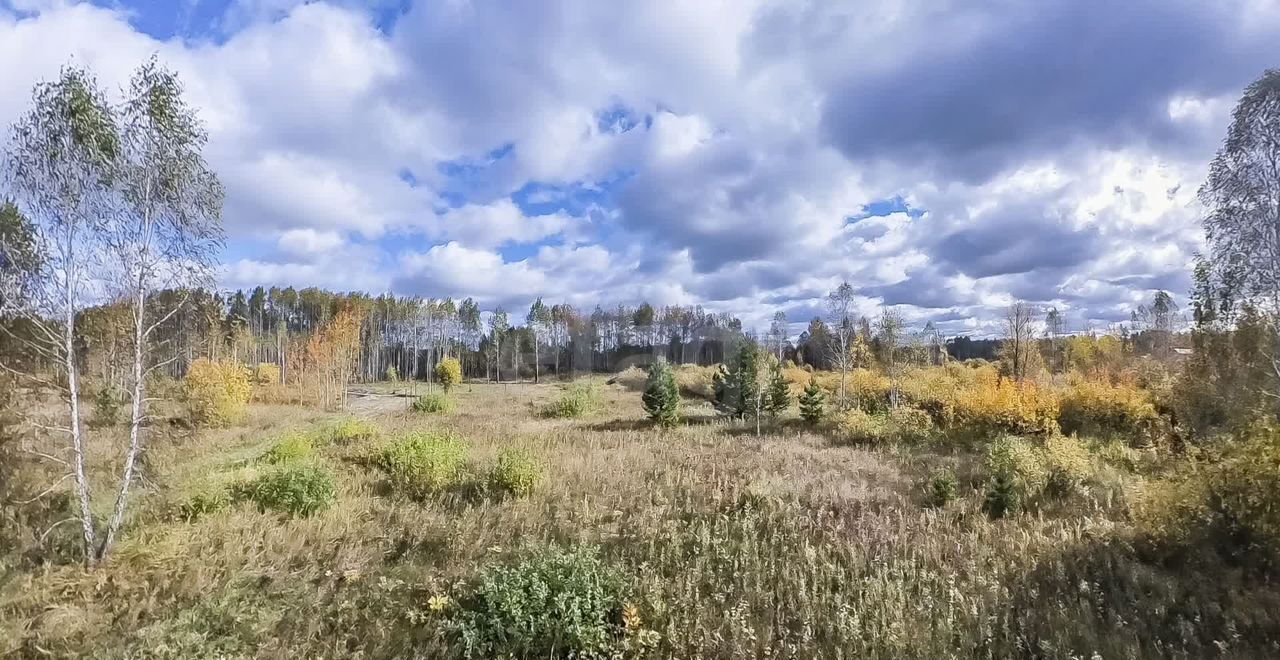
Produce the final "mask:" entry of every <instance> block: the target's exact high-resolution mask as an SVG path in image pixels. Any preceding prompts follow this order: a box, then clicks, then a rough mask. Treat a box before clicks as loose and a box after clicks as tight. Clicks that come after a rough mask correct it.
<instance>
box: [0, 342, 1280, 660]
mask: <svg viewBox="0 0 1280 660" xmlns="http://www.w3.org/2000/svg"><path fill="white" fill-rule="evenodd" d="M956 369H968V367H960V366H957V367H956ZM796 371H797V372H801V371H802V370H796ZM710 376H711V370H707V371H706V372H705V373H701V375H698V376H696V377H695V376H692V375H690V374H688V373H678V374H677V380H678V381H680V382H679V384H680V389H681V390H682V391H683V393H684V394H685V396H686V398H685V400H684V402H683V410H682V413H683V414H682V419H681V422H680V423H679V424H677V425H676V426H674V427H672V428H666V429H663V428H658V427H654V426H652V425H650V424H649V423H647V422H646V421H645V419H644V417H645V416H644V412H643V411H642V409H641V400H640V398H641V397H640V394H639V392H638V391H637V390H638V388H639V386H642V384H643V383H640V384H639V385H638V384H637V383H636V382H634V380H635V379H634V374H632V375H631V377H620V378H618V379H615V380H614V382H613V384H607V385H606V384H605V382H604V379H603V378H591V379H585V380H582V381H578V383H576V384H574V385H557V384H544V385H528V384H523V385H515V384H504V385H495V384H479V383H473V384H463V385H461V386H459V387H457V388H456V389H455V391H454V392H452V393H450V395H449V396H448V405H437V403H436V402H429V401H428V400H426V399H411V398H408V397H390V396H368V397H353V398H352V401H351V406H352V411H351V413H350V415H348V416H337V415H333V414H325V413H319V412H315V411H313V410H311V409H308V408H304V407H300V406H291V405H268V404H263V403H255V404H252V405H251V406H250V408H249V410H248V414H247V416H245V418H244V419H242V420H239V421H235V422H232V425H231V426H230V427H228V428H223V429H213V430H189V429H186V428H183V427H182V426H181V425H176V424H168V423H164V424H162V423H160V422H157V425H156V426H155V427H154V428H153V431H154V432H155V434H154V439H153V440H152V447H151V449H150V451H149V452H148V453H147V454H146V457H145V465H144V470H143V473H144V477H145V478H144V481H143V482H142V483H141V491H142V492H141V494H140V498H141V499H140V500H139V503H138V505H137V506H136V507H135V509H134V511H135V513H134V515H133V517H132V519H131V520H130V521H129V523H128V525H127V528H126V529H125V531H124V533H123V536H122V540H121V542H120V545H119V547H118V550H117V552H116V553H115V554H114V555H113V557H112V558H111V560H110V561H108V562H106V563H105V564H104V565H102V566H99V567H97V568H96V569H93V570H92V571H87V570H86V569H84V568H83V567H82V566H81V565H80V564H79V563H78V559H77V556H76V531H75V529H74V524H70V523H67V524H63V523H62V521H63V520H65V519H66V518H67V517H68V515H69V513H68V511H69V510H70V508H69V503H68V502H67V501H66V499H65V498H62V497H57V496H50V497H45V498H41V499H39V500H36V501H34V502H32V503H29V504H18V503H16V500H17V499H18V498H16V497H14V494H15V493H27V494H31V495H34V494H36V493H38V492H39V491H40V490H41V488H40V484H45V485H49V484H52V483H54V482H56V481H57V479H58V477H59V476H60V475H59V474H58V472H57V471H56V470H54V469H52V468H50V467H48V466H47V465H45V464H41V463H39V462H37V461H35V460H29V459H27V458H21V457H12V458H11V459H10V460H11V463H10V465H9V467H7V468H6V471H5V472H3V473H2V474H0V476H3V477H4V478H5V479H7V480H8V481H7V483H6V484H5V485H4V489H5V492H4V493H3V494H4V495H5V496H6V497H9V498H10V500H9V503H8V504H7V505H6V510H5V512H4V516H3V519H2V520H0V525H3V526H0V532H3V538H0V571H2V572H3V573H2V575H3V577H0V656H2V657H92V658H215V657H216V658H250V657H268V658H273V657H275V658H349V657H366V658H383V657H395V658H412V657H450V656H454V657H478V658H488V657H508V656H511V657H563V656H571V655H578V656H582V657H663V658H666V657H677V658H699V657H701V658H730V657H734V658H736V657H778V658H814V657H827V658H899V657H908V658H948V657H955V658H1008V657H1035V658H1042V657H1043V658H1092V657H1101V658H1146V657H1180V658H1205V657H1229V658H1260V657H1275V656H1276V654H1280V616H1277V615H1276V613H1277V612H1280V589H1277V588H1276V585H1274V584H1273V583H1272V578H1271V577H1270V576H1271V575H1272V573H1271V570H1270V564H1269V563H1268V562H1267V561H1265V560H1263V559H1259V558H1258V557H1259V556H1258V554H1257V553H1255V552H1252V550H1250V551H1249V552H1243V551H1241V548H1245V549H1251V548H1253V547H1254V546H1255V545H1258V544H1259V543H1262V541H1258V540H1257V538H1255V539H1254V540H1253V541H1249V542H1245V541H1241V542H1239V543H1218V544H1216V545H1215V544H1213V543H1200V542H1197V541H1196V540H1195V539H1194V538H1191V537H1192V536H1194V534H1195V533H1196V530H1195V528H1194V527H1192V526H1188V525H1189V523H1186V516H1182V515H1181V514H1182V512H1183V510H1184V509H1188V508H1189V509H1190V510H1192V511H1196V510H1197V509H1196V507H1197V506H1198V504H1197V502H1198V500H1196V497H1197V496H1198V495H1197V494H1198V493H1199V491H1195V490H1194V488H1195V487H1197V484H1202V482H1200V481H1197V480H1196V479H1198V478H1200V477H1197V476H1195V475H1183V473H1181V472H1180V471H1179V470H1181V469H1183V468H1184V466H1186V465H1188V463H1186V460H1185V458H1173V457H1172V456H1173V455H1174V452H1172V451H1170V450H1169V449H1168V448H1167V447H1162V446H1161V441H1158V440H1157V439H1155V438H1156V436H1157V435H1161V434H1160V432H1159V430H1158V429H1152V428H1150V425H1151V424H1155V423H1156V421H1155V420H1156V419H1157V418H1156V416H1155V413H1154V411H1153V410H1152V409H1150V407H1151V403H1150V401H1148V400H1147V399H1146V398H1142V397H1145V396H1146V395H1143V394H1139V395H1134V396H1137V397H1138V398H1139V400H1131V399H1132V397H1129V393H1126V392H1119V393H1117V392H1116V391H1114V390H1115V388H1114V387H1113V388H1112V389H1111V390H1102V389H1099V388H1101V387H1102V386H1101V385H1097V384H1092V385H1090V384H1080V383H1077V384H1071V385H1067V384H1063V385H1062V386H1061V387H1060V388H1059V390H1058V393H1055V394H1054V395H1053V396H1052V397H1049V396H1048V395H1044V396H1042V395H1041V394H1042V393H1036V392H1029V391H1026V390H1025V389H1018V388H1022V387H1023V386H1017V385H1012V384H1009V382H1008V381H1000V380H998V379H997V380H996V381H993V382H987V381H985V380H983V379H984V378H986V376H983V375H981V374H977V375H975V374H972V373H968V372H961V371H955V369H952V370H951V371H950V372H949V371H948V370H946V369H941V368H939V369H937V370H934V371H921V372H919V373H916V374H914V375H912V376H911V378H910V379H909V380H908V381H904V383H903V384H902V390H903V397H904V399H905V400H906V401H908V403H909V405H904V406H902V408H900V409H894V410H889V409H887V408H883V407H882V406H881V405H880V403H879V402H880V401H882V400H883V397H882V394H877V393H875V392H880V390H873V389H872V388H880V387H887V384H886V383H885V382H884V381H883V380H882V379H881V378H880V377H878V376H874V375H872V374H858V375H855V376H854V377H855V378H858V379H860V380H859V384H858V386H857V388H856V389H852V390H851V392H854V393H856V394H858V395H859V396H865V397H866V400H865V402H863V404H864V405H860V406H859V407H858V408H857V409H856V410H854V411H852V412H850V413H845V414H843V415H837V416H833V417H832V418H830V419H829V420H828V421H826V422H823V423H822V424H820V425H818V426H816V427H810V426H807V425H805V424H803V423H802V422H801V421H800V420H799V419H798V417H797V412H796V409H795V407H794V406H792V408H790V409H789V410H787V411H786V412H784V413H783V414H782V415H781V417H780V418H779V419H777V420H770V422H769V423H768V424H766V425H765V426H764V432H763V434H762V435H759V436H757V435H756V434H755V426H754V424H748V423H743V422H740V421H735V420H731V419H728V418H726V417H723V416H719V415H717V414H716V412H715V410H714V409H713V408H712V405H711V403H709V402H708V401H707V400H706V399H710V398H714V391H713V390H712V388H711V385H710V382H709V380H707V379H709V378H710ZM817 377H818V378H819V379H821V380H822V381H823V382H824V385H826V386H827V387H831V388H834V387H835V386H834V384H833V383H831V382H829V381H831V379H833V378H835V377H836V375H834V374H828V373H821V374H818V375H817ZM788 378H789V379H790V380H791V381H792V382H791V385H792V388H793V393H798V392H799V391H800V390H801V388H802V387H803V385H804V384H805V383H806V382H807V381H808V378H809V375H808V374H807V373H789V374H788ZM1010 387H1013V388H1015V389H1014V390H1009V389H1002V388H1010ZM1109 387H1110V386H1109ZM399 388H400V389H404V386H403V384H401V385H400V386H399ZM375 389H377V390H379V391H381V392H384V393H385V392H389V391H391V389H392V386H390V385H381V386H377V387H376V388H375ZM419 393H421V392H419ZM869 393H870V394H869ZM411 403H412V405H411ZM1064 407H1065V409H1064ZM901 410H907V411H910V412H901ZM1050 424H1052V426H1053V427H1054V428H1053V429H1047V428H1046V427H1047V426H1048V425H1050ZM1064 426H1069V427H1071V428H1070V429H1069V430H1070V431H1072V432H1074V433H1075V435H1062V434H1060V433H1059V432H1058V428H1059V427H1064ZM1143 434H1147V435H1143ZM93 437H94V438H95V442H97V443H99V445H97V446H95V447H93V448H92V449H93V451H92V452H91V454H92V456H93V457H94V458H95V459H96V461H95V464H94V467H95V471H97V472H99V473H100V474H101V475H102V476H103V482H104V483H107V476H108V474H109V473H108V472H107V470H108V469H109V468H110V466H108V465H105V464H103V462H104V461H105V459H106V458H107V457H109V456H113V455H116V454H115V453H113V451H112V444H113V443H115V444H116V445H117V446H118V443H122V442H124V441H125V437H124V429H121V428H108V429H106V430H100V431H99V432H96V433H95V434H94V435H93ZM1270 446H1271V445H1267V447H1270ZM1264 455H1265V454H1264ZM1224 464H1228V463H1224ZM42 465H43V467H41V466H42ZM1177 475H1182V476H1181V477H1179V476H1177ZM1205 478H1206V479H1207V478H1208V477H1205ZM1260 478H1265V477H1260ZM1203 484H1210V485H1211V482H1210V481H1205V482H1203ZM1180 485H1185V486H1186V487H1184V488H1181V489H1179V488H1178V486H1180ZM1204 487H1205V488H1208V487H1210V486H1209V485H1206V486H1204ZM1184 491H1185V492H1184ZM1215 492H1216V491H1215ZM1188 493H1190V494H1188ZM1161 498H1164V499H1161ZM96 505H98V506H101V507H103V508H104V509H105V508H108V507H109V506H110V502H108V501H106V500H105V499H104V501H102V502H97V503H96ZM1225 510H1227V511H1238V510H1237V509H1231V508H1227V509H1225ZM1239 510H1244V509H1239ZM1205 515H1206V516H1207V515H1208V514H1207V513H1206V514H1205ZM1193 517H1194V516H1193ZM1244 522H1246V523H1247V522H1248V521H1247V520H1245V521H1244ZM51 526H52V528H51ZM1233 529H1234V530H1235V531H1241V530H1248V531H1250V532H1251V533H1254V534H1255V535H1256V534H1265V533H1266V531H1267V530H1266V528H1265V525H1261V524H1259V525H1253V526H1249V525H1245V524H1240V525H1237V526H1236V527H1235V528H1233ZM1228 536H1229V535H1228ZM1175 537H1176V538H1175ZM1215 538H1218V537H1215ZM1251 544H1252V545H1251ZM1264 545H1265V544H1264Z"/></svg>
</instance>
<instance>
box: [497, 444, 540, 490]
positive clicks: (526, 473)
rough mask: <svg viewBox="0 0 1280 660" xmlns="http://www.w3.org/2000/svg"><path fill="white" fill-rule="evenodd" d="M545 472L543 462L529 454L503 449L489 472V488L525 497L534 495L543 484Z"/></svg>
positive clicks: (518, 450)
mask: <svg viewBox="0 0 1280 660" xmlns="http://www.w3.org/2000/svg"><path fill="white" fill-rule="evenodd" d="M543 471H544V469H543V465H542V462H541V461H539V460H538V459H537V458H535V457H534V456H533V455H531V454H529V453H528V452H525V451H522V450H520V449H514V448H508V449H503V450H502V451H501V452H499V453H498V460H497V462H495V463H494V464H493V468H491V469H490V470H489V487H490V488H492V489H494V490H497V491H502V492H507V493H510V494H512V495H515V496H516V497H524V496H527V495H530V494H532V493H533V491H534V490H535V489H536V488H537V487H538V484H539V483H541V482H542V475H543Z"/></svg>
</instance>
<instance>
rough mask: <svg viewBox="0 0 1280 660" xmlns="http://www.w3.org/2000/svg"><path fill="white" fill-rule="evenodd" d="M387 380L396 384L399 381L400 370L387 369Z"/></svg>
mask: <svg viewBox="0 0 1280 660" xmlns="http://www.w3.org/2000/svg"><path fill="white" fill-rule="evenodd" d="M387 380H389V381H391V382H393V383H394V382H397V381H399V380H400V370H399V369H396V368H395V367H387Z"/></svg>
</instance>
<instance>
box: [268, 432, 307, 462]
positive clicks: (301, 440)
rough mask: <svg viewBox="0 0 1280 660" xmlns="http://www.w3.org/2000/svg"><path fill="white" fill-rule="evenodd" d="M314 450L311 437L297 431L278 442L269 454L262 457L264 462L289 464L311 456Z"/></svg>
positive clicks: (269, 450)
mask: <svg viewBox="0 0 1280 660" xmlns="http://www.w3.org/2000/svg"><path fill="white" fill-rule="evenodd" d="M312 449H314V444H313V441H312V439H311V436H310V435H308V434H305V433H300V432H297V431H295V432H293V433H290V434H289V435H286V436H285V437H283V438H281V439H280V440H277V441H276V443H275V444H274V445H272V446H271V448H270V449H268V450H267V453H265V454H263V455H262V460H264V461H266V462H268V463H289V462H293V461H297V460H301V459H304V458H307V457H308V456H310V455H311V451H312Z"/></svg>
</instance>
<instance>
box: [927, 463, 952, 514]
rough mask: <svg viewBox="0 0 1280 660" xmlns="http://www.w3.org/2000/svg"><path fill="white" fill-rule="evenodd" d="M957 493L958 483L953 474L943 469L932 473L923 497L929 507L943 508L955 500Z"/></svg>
mask: <svg viewBox="0 0 1280 660" xmlns="http://www.w3.org/2000/svg"><path fill="white" fill-rule="evenodd" d="M958 491H959V482H957V481H956V474H955V472H952V471H951V470H947V469H943V470H938V471H937V472H934V473H933V476H932V477H930V478H929V485H928V488H927V489H926V492H925V495H926V497H927V499H928V503H929V505H930V506H935V507H944V506H946V505H947V504H949V503H951V501H952V500H954V499H956V494H957V493H958Z"/></svg>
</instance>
